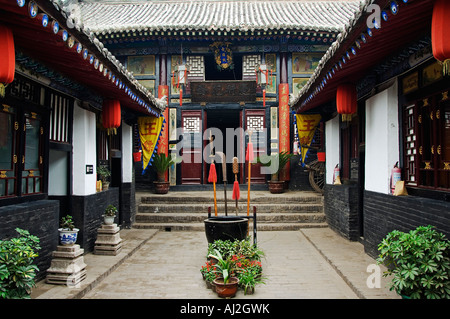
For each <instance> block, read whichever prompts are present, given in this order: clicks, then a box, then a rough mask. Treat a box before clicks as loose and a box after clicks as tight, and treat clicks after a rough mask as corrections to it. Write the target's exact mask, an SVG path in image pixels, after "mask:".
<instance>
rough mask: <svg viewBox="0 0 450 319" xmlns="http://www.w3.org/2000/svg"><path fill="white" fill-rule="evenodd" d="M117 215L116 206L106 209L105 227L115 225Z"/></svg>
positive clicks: (104, 216)
mask: <svg viewBox="0 0 450 319" xmlns="http://www.w3.org/2000/svg"><path fill="white" fill-rule="evenodd" d="M116 214H117V208H116V206H114V205H111V204H110V205H108V206H107V207H106V209H105V213H104V214H103V220H104V223H105V225H112V224H114V218H115V217H116Z"/></svg>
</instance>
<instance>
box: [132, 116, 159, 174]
mask: <svg viewBox="0 0 450 319" xmlns="http://www.w3.org/2000/svg"><path fill="white" fill-rule="evenodd" d="M163 123H164V116H162V115H161V116H160V117H153V116H150V117H139V118H138V127H139V137H140V139H141V148H142V155H143V158H142V159H143V161H142V164H143V170H145V169H146V168H147V166H148V163H149V162H150V160H151V158H152V156H153V152H154V151H155V147H156V144H157V143H158V139H159V135H160V134H161V129H162V126H163Z"/></svg>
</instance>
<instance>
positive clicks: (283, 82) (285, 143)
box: [278, 53, 291, 181]
mask: <svg viewBox="0 0 450 319" xmlns="http://www.w3.org/2000/svg"><path fill="white" fill-rule="evenodd" d="M278 96H279V101H278V102H279V106H278V130H279V134H278V141H279V142H278V143H279V150H278V151H279V152H280V153H281V152H289V153H290V151H291V148H290V123H289V118H290V117H289V83H288V76H287V54H286V53H281V56H280V84H279V85H278ZM289 171H290V165H289V163H287V165H286V166H285V169H284V170H282V171H281V174H280V180H284V181H288V180H290V174H289Z"/></svg>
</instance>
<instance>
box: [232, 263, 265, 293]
mask: <svg viewBox="0 0 450 319" xmlns="http://www.w3.org/2000/svg"><path fill="white" fill-rule="evenodd" d="M232 260H233V261H234V262H235V265H236V273H237V277H238V279H239V286H240V287H242V288H243V289H244V294H245V295H249V294H253V293H254V292H255V286H256V284H258V283H264V280H263V278H262V266H261V262H260V261H258V260H252V259H250V258H249V257H248V256H245V255H233V257H232Z"/></svg>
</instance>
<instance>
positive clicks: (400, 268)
mask: <svg viewBox="0 0 450 319" xmlns="http://www.w3.org/2000/svg"><path fill="white" fill-rule="evenodd" d="M378 250H379V251H380V255H379V257H378V259H377V262H378V263H379V264H381V263H383V264H385V265H386V266H387V267H388V270H387V271H386V272H385V273H384V276H385V277H386V276H393V278H392V281H391V285H390V290H395V291H396V292H397V293H398V294H399V295H401V296H402V297H403V298H406V299H424V298H426V299H449V298H450V280H449V271H450V242H449V241H448V240H447V239H446V237H445V235H443V234H441V233H439V232H437V231H436V230H435V229H434V227H433V226H420V227H417V228H416V229H414V230H411V231H410V232H408V233H404V232H401V231H398V230H394V231H392V232H390V233H389V234H387V235H386V237H385V238H384V239H383V240H382V241H381V243H380V244H379V245H378Z"/></svg>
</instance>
